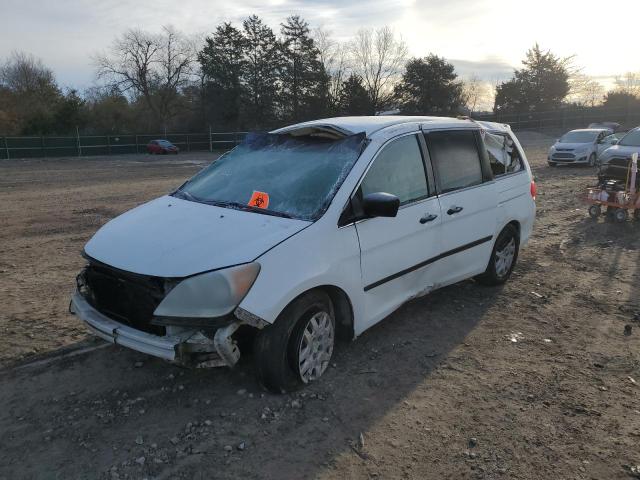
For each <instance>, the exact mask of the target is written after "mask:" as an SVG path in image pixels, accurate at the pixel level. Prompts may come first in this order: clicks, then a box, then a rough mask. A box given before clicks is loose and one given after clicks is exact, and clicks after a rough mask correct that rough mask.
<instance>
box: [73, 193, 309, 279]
mask: <svg viewBox="0 0 640 480" xmlns="http://www.w3.org/2000/svg"><path fill="white" fill-rule="evenodd" d="M309 224H310V222H306V221H302V220H294V219H289V218H280V217H274V216H270V215H262V214H260V213H254V212H247V211H242V210H233V209H229V208H222V207H215V206H211V205H205V204H202V203H196V202H190V201H187V200H182V199H179V198H175V197H170V196H164V197H161V198H158V199H156V200H153V201H151V202H149V203H146V204H144V205H141V206H139V207H137V208H134V209H133V210H130V211H128V212H126V213H124V214H122V215H120V216H119V217H116V218H114V219H113V220H111V221H110V222H109V223H107V224H106V225H104V226H103V227H102V228H101V229H100V230H98V232H97V233H96V234H95V235H94V236H93V238H92V239H91V240H89V243H87V245H86V246H85V252H86V253H87V255H89V256H90V257H92V258H94V259H96V260H98V261H100V262H102V263H106V264H107V265H110V266H112V267H116V268H119V269H121V270H125V271H128V272H134V273H140V274H143V275H152V276H158V277H185V276H188V275H193V274H195V273H200V272H204V271H207V270H214V269H218V268H223V267H228V266H231V265H237V264H240V263H246V262H251V261H253V260H255V259H256V258H257V257H259V256H260V255H262V254H263V253H264V252H265V251H267V250H268V249H270V248H271V247H273V246H274V245H276V244H278V243H280V242H282V241H283V240H286V239H287V238H289V237H290V236H291V235H293V234H295V233H297V232H299V231H300V230H302V229H303V228H304V227H306V226H307V225H309Z"/></svg>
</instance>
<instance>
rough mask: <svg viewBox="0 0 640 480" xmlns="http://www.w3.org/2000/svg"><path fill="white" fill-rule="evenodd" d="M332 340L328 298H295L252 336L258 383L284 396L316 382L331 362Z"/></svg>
mask: <svg viewBox="0 0 640 480" xmlns="http://www.w3.org/2000/svg"><path fill="white" fill-rule="evenodd" d="M314 322H315V323H314ZM335 337H336V335H335V315H334V311H333V305H332V303H331V299H330V298H329V296H328V295H327V294H326V293H324V292H322V291H319V290H316V291H311V292H308V293H305V294H304V295H302V296H301V297H298V298H297V299H296V300H294V301H293V302H292V303H291V304H289V305H288V306H287V307H286V308H285V309H284V310H283V312H282V313H281V314H280V315H279V316H278V318H277V319H276V321H275V323H274V324H273V325H271V326H269V327H266V328H264V329H263V330H261V331H259V332H258V334H257V336H256V339H255V343H254V347H253V355H254V361H255V371H256V376H257V378H258V382H259V383H260V384H261V385H262V386H263V387H264V388H265V389H267V390H269V391H271V392H274V393H286V392H291V391H293V390H297V389H299V388H300V387H302V386H304V385H305V384H307V383H311V382H313V381H315V380H317V379H318V378H319V377H320V376H321V375H322V374H323V373H324V372H325V371H326V369H327V367H328V366H329V364H330V362H331V355H332V354H333V347H334V345H335ZM305 345H306V348H305ZM305 351H306V354H305ZM303 357H306V358H307V363H306V365H305V362H304V358H303ZM305 367H306V368H305ZM310 367H311V368H310Z"/></svg>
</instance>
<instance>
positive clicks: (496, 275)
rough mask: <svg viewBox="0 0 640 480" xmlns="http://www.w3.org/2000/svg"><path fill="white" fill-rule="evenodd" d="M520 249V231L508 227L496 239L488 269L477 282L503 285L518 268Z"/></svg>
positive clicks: (510, 226)
mask: <svg viewBox="0 0 640 480" xmlns="http://www.w3.org/2000/svg"><path fill="white" fill-rule="evenodd" d="M519 248H520V237H519V235H518V230H517V229H516V228H515V227H514V226H513V225H507V226H506V227H504V228H503V229H502V231H501V232H500V234H499V235H498V238H497V239H496V243H495V245H494V246H493V251H492V252H491V258H490V259H489V265H487V269H486V270H485V272H484V273H483V274H482V275H478V276H477V277H476V280H478V282H480V283H482V284H483V285H501V284H503V283H504V282H506V281H507V280H508V279H509V277H510V276H511V272H513V268H514V267H515V266H516V261H517V260H518V251H519Z"/></svg>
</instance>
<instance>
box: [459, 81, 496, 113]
mask: <svg viewBox="0 0 640 480" xmlns="http://www.w3.org/2000/svg"><path fill="white" fill-rule="evenodd" d="M462 98H463V100H464V103H465V106H466V107H467V109H468V110H469V115H472V114H473V112H475V111H476V110H477V109H478V108H484V109H488V108H491V104H492V102H493V97H492V91H491V86H490V84H489V83H487V82H484V81H483V80H482V79H481V78H480V77H478V76H477V75H471V76H470V77H469V78H467V79H466V80H464V81H463V83H462Z"/></svg>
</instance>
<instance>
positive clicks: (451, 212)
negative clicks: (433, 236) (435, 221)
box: [447, 205, 463, 215]
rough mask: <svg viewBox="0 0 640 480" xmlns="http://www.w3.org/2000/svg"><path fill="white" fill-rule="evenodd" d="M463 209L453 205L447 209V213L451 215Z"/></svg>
mask: <svg viewBox="0 0 640 480" xmlns="http://www.w3.org/2000/svg"><path fill="white" fill-rule="evenodd" d="M462 210H463V208H462V207H456V206H455V205H454V206H453V207H451V208H450V209H449V210H447V215H453V214H454V213H460V212H461V211H462Z"/></svg>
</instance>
